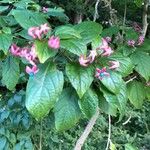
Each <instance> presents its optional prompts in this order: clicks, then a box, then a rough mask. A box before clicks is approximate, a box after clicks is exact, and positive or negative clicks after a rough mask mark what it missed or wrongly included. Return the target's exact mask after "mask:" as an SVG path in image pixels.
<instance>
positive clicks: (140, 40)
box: [137, 35, 144, 45]
mask: <svg viewBox="0 0 150 150" xmlns="http://www.w3.org/2000/svg"><path fill="white" fill-rule="evenodd" d="M143 42H144V36H143V35H140V36H139V38H138V43H137V45H142V44H143Z"/></svg>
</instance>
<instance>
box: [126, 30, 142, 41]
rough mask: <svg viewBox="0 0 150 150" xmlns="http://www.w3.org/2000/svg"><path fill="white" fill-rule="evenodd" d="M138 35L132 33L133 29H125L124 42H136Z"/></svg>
mask: <svg viewBox="0 0 150 150" xmlns="http://www.w3.org/2000/svg"><path fill="white" fill-rule="evenodd" d="M138 37H139V36H138V33H137V32H135V31H134V29H132V28H131V29H127V30H126V40H135V41H136V40H137V39H138Z"/></svg>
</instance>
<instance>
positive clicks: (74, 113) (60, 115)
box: [54, 88, 81, 131]
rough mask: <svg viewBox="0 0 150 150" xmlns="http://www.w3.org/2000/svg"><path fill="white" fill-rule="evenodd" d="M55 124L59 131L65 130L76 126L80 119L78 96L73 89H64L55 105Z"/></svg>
mask: <svg viewBox="0 0 150 150" xmlns="http://www.w3.org/2000/svg"><path fill="white" fill-rule="evenodd" d="M54 114H55V126H56V129H57V130H58V131H64V130H67V129H69V128H71V127H72V126H74V125H75V124H76V123H77V122H78V121H79V119H80V116H81V111H80V109H79V106H78V96H77V94H76V93H75V91H74V90H73V89H70V88H68V89H64V91H63V92H62V94H61V96H60V98H59V100H58V101H57V103H56V105H55V107H54Z"/></svg>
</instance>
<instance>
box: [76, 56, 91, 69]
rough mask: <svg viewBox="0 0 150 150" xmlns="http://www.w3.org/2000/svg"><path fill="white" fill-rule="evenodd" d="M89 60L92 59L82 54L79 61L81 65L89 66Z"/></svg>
mask: <svg viewBox="0 0 150 150" xmlns="http://www.w3.org/2000/svg"><path fill="white" fill-rule="evenodd" d="M89 61H90V60H89V59H87V58H86V57H84V56H83V55H81V56H80V57H79V63H80V65H81V66H84V67H87V66H88V63H89Z"/></svg>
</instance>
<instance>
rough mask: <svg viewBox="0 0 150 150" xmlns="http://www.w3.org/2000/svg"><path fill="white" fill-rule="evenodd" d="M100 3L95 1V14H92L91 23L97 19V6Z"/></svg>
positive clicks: (98, 0)
mask: <svg viewBox="0 0 150 150" xmlns="http://www.w3.org/2000/svg"><path fill="white" fill-rule="evenodd" d="M99 3H100V0H97V1H96V4H95V13H94V18H93V21H94V22H95V21H96V19H97V17H98V4H99Z"/></svg>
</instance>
